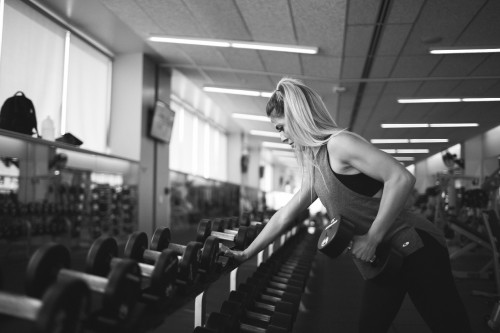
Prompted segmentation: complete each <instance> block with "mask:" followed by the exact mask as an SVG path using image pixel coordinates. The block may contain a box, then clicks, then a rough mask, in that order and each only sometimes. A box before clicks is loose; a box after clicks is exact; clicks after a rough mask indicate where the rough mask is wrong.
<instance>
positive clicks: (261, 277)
mask: <svg viewBox="0 0 500 333" xmlns="http://www.w3.org/2000/svg"><path fill="white" fill-rule="evenodd" d="M302 231H303V230H302ZM285 237H286V238H287V239H289V240H288V241H287V242H286V244H284V245H283V246H281V247H280V248H279V249H278V250H277V251H276V252H275V253H273V254H272V255H270V256H269V258H268V259H267V260H266V261H265V262H262V263H261V264H259V265H258V268H257V270H256V271H255V272H254V275H253V276H252V277H250V278H248V279H247V284H241V285H240V286H239V287H238V288H237V289H236V290H237V291H238V292H239V293H240V295H241V294H245V295H246V293H247V292H249V290H257V288H252V286H254V287H255V286H256V285H259V284H262V285H264V284H266V283H268V280H274V279H275V282H271V283H269V285H270V286H272V285H273V283H274V284H275V285H282V287H283V286H285V285H286V284H283V283H284V282H283V281H287V278H284V277H281V276H273V272H274V273H276V272H277V271H279V270H280V269H283V270H288V269H289V268H290V267H292V266H295V264H296V263H298V262H303V263H304V264H303V265H304V266H303V267H309V268H305V269H304V271H306V272H308V271H309V269H310V265H311V263H312V261H313V260H312V259H311V256H312V255H314V253H315V252H316V243H317V238H318V234H317V233H313V234H307V233H306V232H304V231H303V232H301V233H299V234H297V235H296V237H293V238H288V236H285ZM289 262H292V264H291V265H290V264H287V263H289ZM287 265H290V266H287ZM306 279H307V275H302V280H301V281H299V280H293V282H295V283H299V284H300V285H301V288H298V289H297V288H295V287H293V286H291V287H290V288H292V289H293V288H295V291H297V292H298V293H302V291H303V288H304V286H305V284H306ZM288 281H289V282H290V280H288ZM282 282H283V283H282ZM249 288H250V289H249ZM231 294H232V293H231ZM295 295H297V296H298V297H295V301H294V302H295V303H297V304H294V307H295V308H296V309H298V307H299V302H300V296H299V295H300V294H295ZM248 296H249V297H247V300H246V302H253V301H254V299H253V298H252V297H251V296H250V295H248ZM271 298H272V297H271ZM229 301H231V302H229V303H228V302H224V303H223V307H222V308H221V311H227V310H228V307H227V305H229V308H230V309H231V310H230V312H231V313H232V314H235V312H242V311H241V310H238V311H235V310H234V309H236V308H241V307H242V306H243V303H241V304H238V303H234V299H233V300H231V297H230V299H229ZM225 303H227V304H225ZM225 305H226V306H225ZM261 305H263V306H264V307H266V306H268V305H267V304H261ZM289 305H290V304H289ZM224 308H225V309H224ZM243 312H244V311H243ZM251 315H253V316H263V317H267V315H260V313H251ZM279 315H281V314H279ZM279 315H278V316H279ZM222 318H224V319H222ZM220 320H224V321H225V320H228V317H227V313H224V314H220V313H211V314H210V316H209V317H208V320H207V321H204V322H203V324H200V325H196V327H195V332H205V331H206V332H219V331H220V332H233V331H236V330H237V328H235V327H234V321H235V320H236V321H238V320H239V318H234V317H233V318H232V319H231V320H232V321H233V323H232V324H231V325H230V326H227V325H226V324H227V323H226V324H222V323H221V322H220ZM245 325H246V324H242V326H245ZM247 326H248V325H247ZM203 327H207V329H206V330H205V328H203ZM250 329H251V327H250ZM212 330H213V331H212Z"/></svg>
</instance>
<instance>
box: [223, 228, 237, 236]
mask: <svg viewBox="0 0 500 333" xmlns="http://www.w3.org/2000/svg"><path fill="white" fill-rule="evenodd" d="M224 233H225V234H231V235H236V234H237V233H238V229H224Z"/></svg>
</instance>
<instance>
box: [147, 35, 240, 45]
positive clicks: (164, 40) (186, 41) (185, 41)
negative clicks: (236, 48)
mask: <svg viewBox="0 0 500 333" xmlns="http://www.w3.org/2000/svg"><path fill="white" fill-rule="evenodd" d="M149 40H150V41H152V42H159V43H173V44H188V45H200V46H215V47H230V46H231V44H230V43H228V42H226V41H221V40H217V39H198V38H188V37H186V38H184V37H170V36H151V37H149Z"/></svg>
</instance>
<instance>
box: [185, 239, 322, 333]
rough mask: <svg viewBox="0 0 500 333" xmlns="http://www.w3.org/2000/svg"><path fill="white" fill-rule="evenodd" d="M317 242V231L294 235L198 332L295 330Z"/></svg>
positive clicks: (199, 327)
mask: <svg viewBox="0 0 500 333" xmlns="http://www.w3.org/2000/svg"><path fill="white" fill-rule="evenodd" d="M316 243H317V235H316V234H315V233H313V234H309V233H307V232H301V233H299V234H297V235H296V236H295V237H293V238H290V239H289V240H288V241H287V242H286V243H285V244H284V245H283V246H281V247H280V248H279V249H278V250H277V251H276V252H274V253H273V254H272V255H271V256H270V257H269V258H268V259H267V260H266V261H264V262H262V263H261V264H260V265H259V266H258V268H257V269H256V271H255V272H254V273H253V275H252V276H251V277H249V278H248V279H247V280H246V281H245V282H244V283H241V284H240V285H239V286H238V288H237V289H236V290H232V291H231V292H230V294H229V298H228V299H227V300H226V301H224V302H223V303H222V306H221V308H220V311H219V312H212V313H211V314H210V315H209V316H208V319H207V320H206V323H205V324H204V325H203V326H198V327H196V328H195V330H194V332H195V333H203V332H205V333H235V332H276V333H280V332H291V331H292V327H293V323H294V321H295V318H296V315H297V312H298V309H299V305H300V300H301V295H302V293H303V290H304V288H305V285H306V282H307V278H308V276H309V272H310V270H311V264H312V262H313V256H314V255H315V253H316Z"/></svg>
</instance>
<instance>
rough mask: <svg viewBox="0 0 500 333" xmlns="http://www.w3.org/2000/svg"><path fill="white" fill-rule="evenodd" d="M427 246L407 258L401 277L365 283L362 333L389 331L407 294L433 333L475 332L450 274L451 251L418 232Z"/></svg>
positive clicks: (360, 324)
mask: <svg viewBox="0 0 500 333" xmlns="http://www.w3.org/2000/svg"><path fill="white" fill-rule="evenodd" d="M417 232H418V234H419V235H420V238H422V241H423V243H424V246H423V247H422V248H420V249H419V250H417V251H415V253H412V254H411V255H409V256H408V257H406V258H405V259H404V262H403V267H402V269H401V274H400V276H399V278H397V279H394V280H393V281H375V280H368V281H366V283H365V288H364V292H363V301H362V307H361V318H360V322H359V332H360V333H361V332H362V333H367V332H370V333H383V332H387V330H388V329H389V327H390V326H391V324H392V322H393V320H394V318H395V317H396V315H397V313H398V311H399V308H400V307H401V303H402V302H403V300H404V297H405V295H406V293H408V295H409V296H410V299H411V301H412V302H413V304H414V305H415V307H416V309H417V310H418V312H419V313H420V315H421V316H422V318H423V319H424V321H425V322H426V323H427V325H428V326H429V327H430V328H431V330H432V332H434V333H447V332H453V333H459V332H460V333H461V332H464V333H465V332H467V333H470V332H472V329H471V326H470V323H469V319H468V315H467V312H466V310H465V307H464V305H463V302H462V300H461V298H460V295H459V293H458V291H457V288H456V286H455V281H454V279H453V275H452V273H451V265H450V260H449V257H448V250H447V249H446V248H445V247H443V246H442V245H440V244H439V243H438V242H437V241H436V240H435V239H434V238H433V237H432V236H430V235H429V234H428V233H426V232H423V231H421V230H417Z"/></svg>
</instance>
